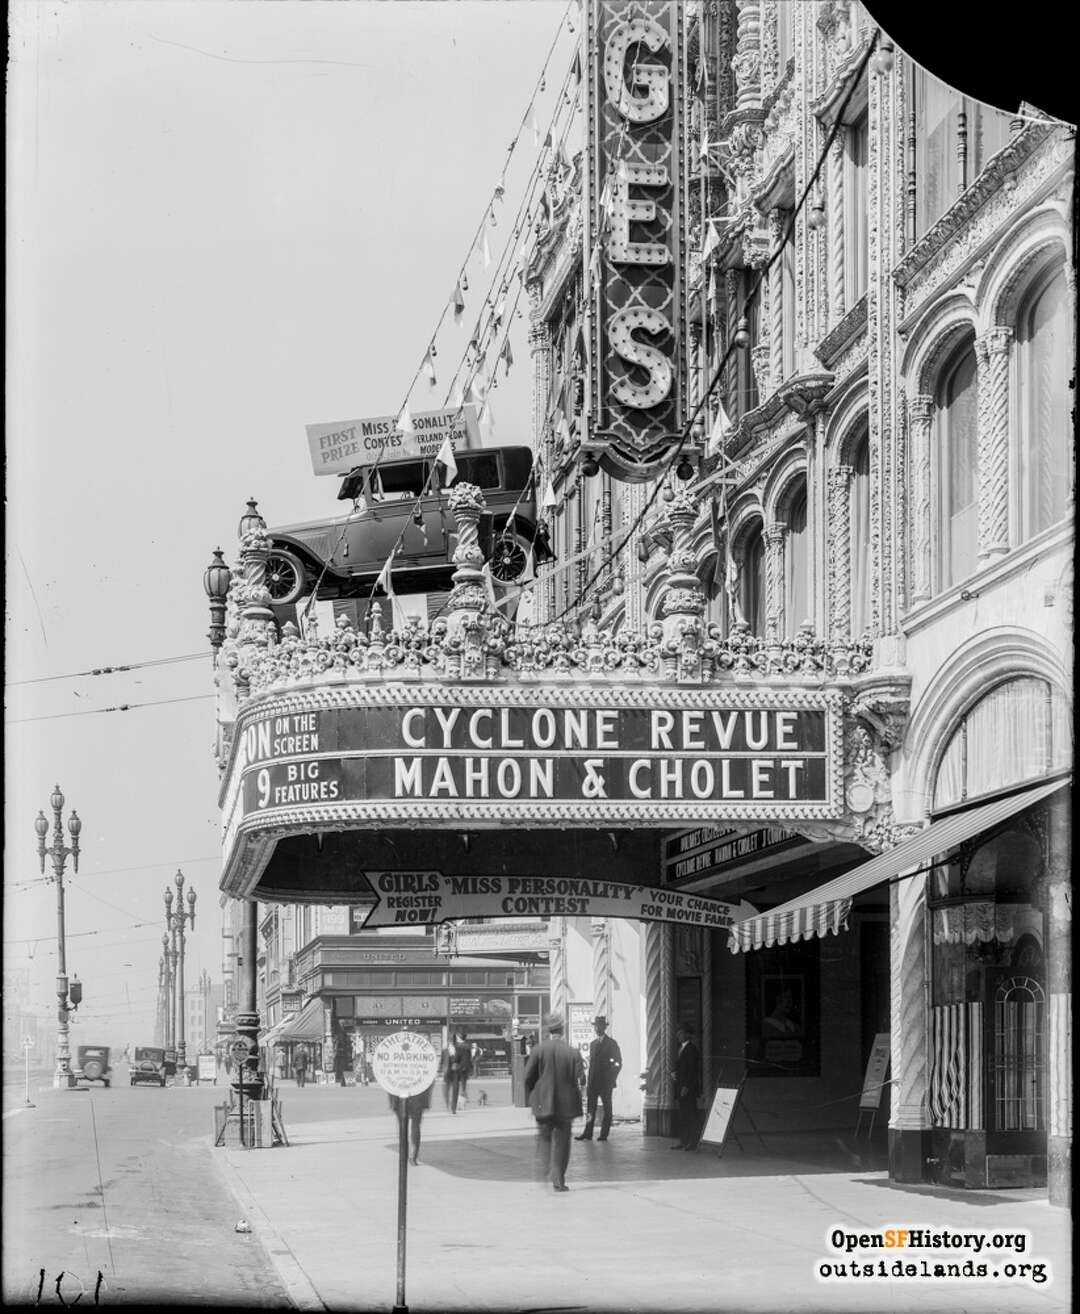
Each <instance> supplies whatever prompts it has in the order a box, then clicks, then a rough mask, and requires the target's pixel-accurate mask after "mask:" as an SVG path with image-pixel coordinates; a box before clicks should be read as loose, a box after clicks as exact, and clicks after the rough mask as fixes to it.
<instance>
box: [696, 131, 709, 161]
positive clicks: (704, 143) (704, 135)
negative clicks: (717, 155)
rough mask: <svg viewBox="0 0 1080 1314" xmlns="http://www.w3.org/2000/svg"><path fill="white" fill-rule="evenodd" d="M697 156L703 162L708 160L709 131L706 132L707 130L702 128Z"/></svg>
mask: <svg viewBox="0 0 1080 1314" xmlns="http://www.w3.org/2000/svg"><path fill="white" fill-rule="evenodd" d="M698 155H699V156H700V158H701V159H703V160H707V159H708V158H709V130H708V128H703V129H702V131H701V148H700V149H699V151H698Z"/></svg>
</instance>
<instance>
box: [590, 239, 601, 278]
mask: <svg viewBox="0 0 1080 1314" xmlns="http://www.w3.org/2000/svg"><path fill="white" fill-rule="evenodd" d="M599 280H600V243H599V242H597V243H596V244H595V245H594V246H593V249H592V255H591V256H590V257H589V282H590V283H597V282H599Z"/></svg>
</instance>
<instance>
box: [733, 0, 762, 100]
mask: <svg viewBox="0 0 1080 1314" xmlns="http://www.w3.org/2000/svg"><path fill="white" fill-rule="evenodd" d="M736 3H737V6H738V11H739V18H738V29H737V33H736V45H735V58H734V59H733V60H732V61H731V68H732V71H733V72H734V74H735V107H736V109H752V108H755V107H756V106H757V105H758V104H759V103H760V100H761V7H760V0H736Z"/></svg>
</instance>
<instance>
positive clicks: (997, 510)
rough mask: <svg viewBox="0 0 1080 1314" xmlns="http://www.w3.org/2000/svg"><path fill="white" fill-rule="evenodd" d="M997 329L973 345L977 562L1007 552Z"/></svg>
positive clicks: (1004, 387)
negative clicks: (977, 461) (975, 405)
mask: <svg viewBox="0 0 1080 1314" xmlns="http://www.w3.org/2000/svg"><path fill="white" fill-rule="evenodd" d="M1011 340H1012V329H1010V328H1006V327H1004V326H998V327H996V328H992V329H990V330H989V331H988V332H987V333H984V334H983V335H982V337H980V338H977V339H976V341H975V355H976V360H977V363H978V398H979V404H978V423H979V441H978V456H979V477H978V482H979V506H978V545H979V558H980V560H986V559H987V558H994V557H999V556H1003V555H1004V554H1005V553H1006V552H1007V551H1008V550H1009V344H1010V342H1011Z"/></svg>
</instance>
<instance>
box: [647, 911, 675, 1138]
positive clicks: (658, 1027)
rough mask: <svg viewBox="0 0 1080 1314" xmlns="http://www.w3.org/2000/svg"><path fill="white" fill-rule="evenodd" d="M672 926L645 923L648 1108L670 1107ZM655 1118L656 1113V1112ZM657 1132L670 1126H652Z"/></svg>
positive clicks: (664, 1108)
mask: <svg viewBox="0 0 1080 1314" xmlns="http://www.w3.org/2000/svg"><path fill="white" fill-rule="evenodd" d="M671 937H672V928H671V927H670V926H667V925H665V924H664V923H663V922H648V923H646V925H645V1067H646V1071H647V1073H648V1076H647V1078H646V1088H645V1100H644V1103H645V1107H646V1109H655V1110H660V1111H661V1113H660V1117H661V1119H662V1117H663V1111H667V1110H670V1109H671V1098H672V1093H671V1081H670V1080H669V1077H668V1074H669V1072H670V1070H671V1057H672V1055H671V1048H672V971H671V968H672V948H671ZM653 1116H654V1118H656V1116H657V1115H655V1114H654V1115H653ZM651 1130H652V1131H653V1132H654V1133H656V1132H659V1131H666V1130H668V1129H667V1128H666V1127H659V1126H655V1125H654V1126H653V1127H652V1128H651Z"/></svg>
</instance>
